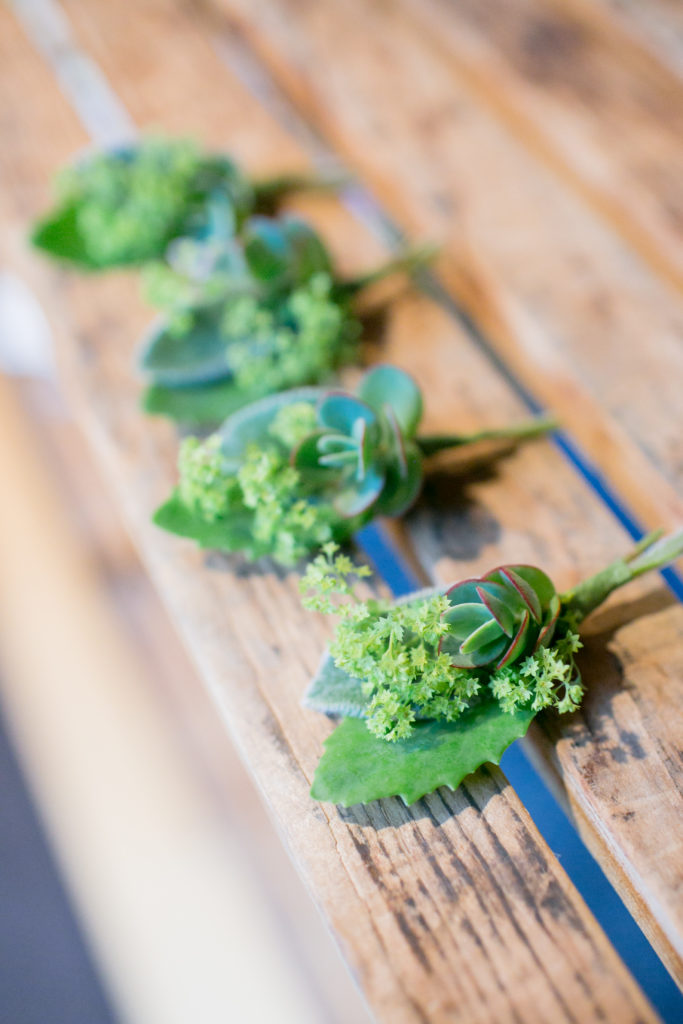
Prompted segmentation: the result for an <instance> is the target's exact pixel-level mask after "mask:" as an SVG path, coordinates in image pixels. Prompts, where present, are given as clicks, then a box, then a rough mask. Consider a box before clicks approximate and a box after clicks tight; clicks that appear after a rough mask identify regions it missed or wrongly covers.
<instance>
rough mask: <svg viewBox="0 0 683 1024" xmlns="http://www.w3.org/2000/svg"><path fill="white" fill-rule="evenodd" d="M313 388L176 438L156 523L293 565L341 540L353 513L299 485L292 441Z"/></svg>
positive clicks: (307, 418) (310, 411)
mask: <svg viewBox="0 0 683 1024" xmlns="http://www.w3.org/2000/svg"><path fill="white" fill-rule="evenodd" d="M319 397H320V389H316V388H300V389H298V390H295V391H289V392H284V393H282V394H279V395H271V396H269V397H267V398H263V399H261V400H260V401H258V402H254V403H252V404H251V405H249V406H247V407H245V408H244V409H241V410H240V411H239V412H237V413H235V414H234V415H233V416H231V417H229V418H228V419H227V420H226V422H225V423H224V424H223V426H222V427H221V429H220V430H219V431H218V432H216V433H214V434H212V435H211V436H210V437H208V438H206V439H205V440H201V439H199V438H194V437H190V438H187V439H186V440H185V441H183V443H182V445H181V449H180V457H179V464H178V467H179V473H180V482H179V485H178V487H176V489H175V490H174V491H173V493H172V494H171V496H170V498H169V500H168V501H166V502H165V503H164V504H163V505H162V506H161V507H160V508H159V509H158V510H157V511H156V513H155V515H154V522H155V523H156V525H157V526H161V527H162V528H163V529H166V530H169V531H170V532H172V533H175V534H178V535H179V536H181V537H188V538H191V539H193V540H195V541H196V542H197V543H198V544H199V545H200V546H201V547H205V548H208V547H210V548H215V549H216V550H219V551H242V552H244V553H245V554H246V555H247V557H248V558H251V559H257V558H261V557H271V558H274V559H275V560H276V561H278V562H280V563H281V564H282V565H294V564H295V563H296V562H297V561H298V560H299V559H301V558H302V557H304V556H305V555H306V554H308V552H309V551H310V550H311V548H319V547H321V546H322V545H323V544H325V543H328V542H329V541H331V540H336V541H339V542H343V541H345V540H347V539H348V537H349V536H350V535H351V534H352V533H353V532H355V531H356V530H357V529H359V528H360V526H361V525H362V522H361V518H360V517H358V516H356V517H352V518H346V519H345V518H343V517H341V516H340V515H339V513H338V512H337V511H336V510H335V509H334V507H333V506H332V505H331V504H330V503H329V502H327V501H325V500H322V499H321V498H319V497H318V496H316V495H312V494H310V492H309V491H308V490H307V489H306V488H305V487H303V486H302V481H301V478H300V474H299V472H298V470H297V469H296V468H295V467H293V466H292V465H291V462H290V451H291V448H292V446H293V445H296V444H297V443H298V441H299V440H300V439H301V438H302V437H304V436H307V434H308V432H309V431H310V429H311V425H312V423H313V422H314V418H315V406H316V402H317V400H318V399H319Z"/></svg>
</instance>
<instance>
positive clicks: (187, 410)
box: [142, 380, 254, 427]
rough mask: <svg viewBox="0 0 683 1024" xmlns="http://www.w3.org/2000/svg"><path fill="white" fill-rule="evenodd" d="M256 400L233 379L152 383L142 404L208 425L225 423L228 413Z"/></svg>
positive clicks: (191, 422) (148, 409) (160, 413)
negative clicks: (175, 384)
mask: <svg viewBox="0 0 683 1024" xmlns="http://www.w3.org/2000/svg"><path fill="white" fill-rule="evenodd" d="M253 400H254V396H253V395H249V394H246V393H245V392H243V391H240V390H238V389H237V388H236V387H235V385H234V383H233V381H231V380H221V381H218V382H217V383H215V384H197V385H195V386H194V387H189V388H167V387H164V386H163V385H162V384H152V385H151V387H148V388H147V390H146V391H145V393H144V395H143V396H142V408H143V409H144V411H145V412H147V413H151V414H152V415H157V416H168V417H169V419H172V420H175V421H176V422H177V423H186V424H187V425H188V426H195V427H196V426H207V427H208V426H215V425H217V424H219V423H222V422H223V420H224V419H225V418H226V416H230V415H231V414H232V413H233V412H236V411H237V410H238V409H241V408H242V406H244V405H247V404H248V403H249V402H251V401H253Z"/></svg>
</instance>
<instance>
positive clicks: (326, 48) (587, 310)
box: [214, 0, 683, 523]
mask: <svg viewBox="0 0 683 1024" xmlns="http://www.w3.org/2000/svg"><path fill="white" fill-rule="evenodd" d="M214 3H215V5H216V7H217V8H218V9H220V10H222V11H223V12H225V15H226V22H230V21H234V20H235V19H238V22H239V24H240V26H241V27H242V28H243V29H244V31H245V33H246V34H247V36H248V38H249V40H250V42H251V43H253V45H254V46H255V47H256V48H257V50H258V52H259V53H260V54H261V56H262V57H264V58H265V59H266V60H267V61H268V62H269V64H270V66H271V68H272V70H273V72H274V74H275V75H276V76H277V78H278V80H279V81H280V82H281V84H282V85H283V87H284V88H285V89H286V90H287V91H288V93H289V94H290V96H292V97H293V98H294V99H295V100H296V102H297V103H298V105H299V106H300V107H301V109H303V110H304V111H305V112H306V113H307V115H308V116H309V117H310V118H311V120H312V121H313V122H314V123H315V124H316V125H317V126H318V127H319V129H320V130H321V131H322V132H323V133H325V134H326V135H327V137H328V138H330V139H331V140H332V141H333V142H334V144H335V145H336V146H337V147H338V148H339V149H340V150H341V151H342V152H343V153H344V155H345V157H346V158H347V159H348V161H349V163H351V164H352V166H353V167H355V168H357V169H359V170H361V171H362V173H363V174H364V176H365V177H367V178H368V179H369V180H370V181H371V182H372V183H373V185H374V186H375V188H376V190H377V192H378V194H381V195H382V199H383V201H384V202H386V204H387V206H388V207H389V209H390V210H391V211H392V213H393V214H394V215H395V216H396V217H397V218H398V219H399V221H400V222H401V223H402V224H403V225H404V226H406V227H408V228H409V229H411V230H413V231H418V232H420V233H421V234H422V235H425V234H428V235H430V236H431V237H433V238H435V239H436V240H437V241H441V242H443V244H444V248H445V251H446V253H447V255H448V259H447V260H446V259H445V260H444V264H445V270H446V272H447V273H448V274H449V277H450V280H451V283H452V284H453V286H454V287H456V289H457V291H458V295H459V298H460V300H461V301H462V302H463V304H464V305H465V306H466V307H468V308H469V309H470V310H471V311H472V312H474V313H475V315H476V316H477V317H478V318H479V319H480V321H481V322H482V323H483V325H484V326H485V327H486V328H488V329H489V331H490V332H491V336H492V340H493V341H494V342H495V343H496V344H497V345H498V346H499V348H500V351H501V352H502V353H503V354H504V356H505V357H506V359H507V360H508V361H509V363H510V364H511V366H512V368H513V369H514V371H515V372H516V373H517V374H518V376H519V377H520V378H521V379H522V380H523V381H525V382H526V384H527V385H528V386H530V387H531V388H532V389H533V390H534V391H535V392H536V394H537V395H538V397H539V398H540V399H541V400H543V401H545V402H546V403H547V404H548V405H549V406H551V407H552V408H554V409H555V410H556V411H557V412H558V414H559V415H560V417H561V419H562V420H563V422H565V423H566V425H567V426H568V427H569V428H570V429H571V430H572V432H573V433H574V434H575V436H576V437H577V438H578V439H579V441H580V442H581V443H582V444H583V445H584V446H585V448H586V449H587V450H588V451H589V453H590V454H591V455H592V457H593V458H594V459H595V461H596V462H597V463H598V465H599V466H600V467H601V469H602V470H603V471H604V472H605V474H606V475H607V477H608V478H612V479H613V480H614V481H615V483H616V484H617V486H618V487H619V488H620V490H621V491H622V493H623V496H624V498H625V500H626V501H627V502H628V503H629V504H630V505H631V506H632V508H633V509H634V510H635V511H636V513H637V514H639V515H640V516H641V518H642V520H643V521H645V522H648V523H657V522H659V521H661V520H662V518H664V519H665V521H666V522H680V520H681V518H682V517H683V503H682V499H681V496H680V484H681V475H682V473H683V468H682V467H683V459H682V458H681V437H682V436H683V435H682V432H681V417H680V402H679V387H678V381H680V379H681V377H682V376H683V346H682V345H681V336H682V335H683V304H682V303H681V300H680V298H679V297H678V295H677V294H676V293H674V291H673V290H672V288H671V286H669V285H668V284H667V283H666V282H665V281H664V280H663V279H661V278H660V277H658V276H657V275H656V274H655V273H654V272H653V271H652V270H651V268H650V267H649V266H648V265H647V264H646V263H645V262H643V260H642V259H641V258H640V256H639V255H638V254H637V253H636V252H635V251H634V250H632V249H631V248H629V247H628V246H627V245H626V244H625V243H624V242H623V241H622V240H621V239H620V238H618V237H617V236H616V235H615V234H614V233H613V231H612V230H611V229H610V227H609V226H608V225H607V224H606V223H605V222H604V221H602V220H601V219H600V218H599V217H598V216H597V215H596V214H595V213H594V211H592V210H591V209H590V207H589V206H588V205H587V204H586V202H585V201H584V200H583V199H582V198H581V197H580V196H578V195H576V194H573V193H572V192H570V191H569V189H568V188H567V187H566V180H564V179H566V175H565V176H564V179H560V178H558V176H557V175H556V174H555V173H554V172H552V171H551V170H549V169H548V168H547V167H546V166H545V165H544V164H543V163H542V162H540V161H539V159H538V158H537V157H536V156H535V154H533V153H532V152H530V151H529V149H528V147H527V145H526V143H525V140H524V139H520V138H518V137H517V136H516V135H515V134H513V133H512V132H511V130H510V127H509V125H503V124H501V122H500V120H499V119H498V117H497V116H495V115H494V114H493V113H492V112H491V111H490V110H489V109H487V108H486V107H484V106H483V105H482V103H481V102H480V100H479V98H478V97H477V95H476V94H475V93H474V92H473V91H472V88H471V87H470V85H469V84H468V82H467V76H465V75H463V74H461V73H460V71H459V69H458V64H457V62H456V61H454V60H453V59H452V58H450V57H449V56H444V54H443V51H442V50H441V51H440V50H437V48H436V47H435V46H433V45H432V43H431V39H429V38H427V37H426V35H425V33H424V32H418V31H417V30H416V28H415V24H414V19H413V18H408V17H407V16H406V14H405V9H404V8H403V7H402V6H401V5H395V4H393V5H386V4H373V5H366V4H362V3H361V2H360V0H350V2H348V3H345V4H343V5H339V4H334V3H332V2H329V0H327V2H325V0H323V2H321V3H317V4H315V5H307V6H305V7H303V8H302V7H300V6H299V5H296V4H293V0H256V2H248V3H247V2H245V0H214ZM295 8H296V10H295ZM349 52H352V53H353V60H352V61H347V60H346V57H345V55H346V54H347V53H349ZM644 339H645V341H644ZM654 470H657V471H658V472H655V471H654Z"/></svg>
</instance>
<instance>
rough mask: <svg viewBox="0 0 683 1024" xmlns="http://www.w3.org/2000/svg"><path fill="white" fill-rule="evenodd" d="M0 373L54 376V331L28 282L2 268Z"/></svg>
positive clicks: (25, 375) (0, 290)
mask: <svg viewBox="0 0 683 1024" xmlns="http://www.w3.org/2000/svg"><path fill="white" fill-rule="evenodd" d="M0 373H6V374H8V375H9V376H19V377H40V378H50V377H52V376H53V375H54V352H53V343H52V331H51V330H50V324H49V323H48V320H47V317H46V316H45V314H44V313H43V310H42V308H41V306H40V303H39V302H38V301H37V300H36V298H35V297H34V295H33V293H32V292H31V290H30V288H29V287H28V285H26V284H25V282H24V281H22V280H21V278H20V277H17V276H16V275H15V274H10V273H7V272H5V271H0Z"/></svg>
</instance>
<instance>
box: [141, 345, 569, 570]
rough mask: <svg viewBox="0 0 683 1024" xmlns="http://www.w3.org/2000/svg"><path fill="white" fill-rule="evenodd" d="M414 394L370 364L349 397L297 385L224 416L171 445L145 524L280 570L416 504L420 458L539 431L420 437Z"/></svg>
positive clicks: (522, 428) (391, 373) (405, 380)
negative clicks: (176, 474) (171, 461)
mask: <svg viewBox="0 0 683 1024" xmlns="http://www.w3.org/2000/svg"><path fill="white" fill-rule="evenodd" d="M421 416H422V396H421V393H420V389H419V388H418V386H417V384H416V383H415V381H414V380H413V379H412V377H410V376H409V375H408V374H407V373H405V372H403V371H402V370H399V369H398V368H396V367H394V366H388V365H383V366H377V367H375V368H374V369H372V370H370V371H369V372H367V373H366V374H365V375H364V376H363V377H362V379H361V381H360V384H359V386H358V389H357V391H356V393H355V394H351V393H349V392H346V391H330V390H326V389H323V388H298V389H294V390H292V391H287V392H281V393H279V394H277V395H271V396H269V397H268V398H264V399H261V400H260V401H258V402H255V403H253V404H251V405H249V406H246V407H245V408H243V409H241V410H240V411H239V412H237V413H235V414H234V415H232V416H229V417H228V419H227V420H226V421H225V423H224V424H223V426H222V427H221V428H220V430H218V432H217V433H215V434H213V435H211V436H210V437H209V438H208V439H206V440H200V439H197V438H189V439H187V440H185V441H184V442H183V444H182V446H181V450H180V458H179V471H180V481H179V484H178V486H177V488H176V490H175V491H174V492H173V494H172V495H171V497H170V499H169V500H168V501H167V502H166V503H165V504H164V505H162V506H161V508H160V509H159V510H158V511H157V513H156V515H155V519H154V521H155V522H156V523H157V524H158V525H159V526H162V527H163V528H164V529H167V530H170V531H171V532H173V533H176V534H179V535H180V536H184V537H191V538H193V539H194V540H196V541H197V542H198V543H199V544H200V545H201V546H202V547H211V548H218V549H221V550H224V551H236V550H241V551H243V552H245V553H246V555H247V556H248V557H249V558H259V557H260V556H262V555H268V556H271V557H272V558H274V559H276V560H277V561H278V562H280V563H282V564H284V565H292V564H294V563H295V562H296V561H297V560H298V559H300V558H302V557H304V556H306V555H309V554H310V553H311V552H312V551H315V550H316V549H319V548H321V547H322V546H323V545H324V544H326V543H328V542H329V541H335V542H343V541H345V540H347V539H348V538H349V537H350V536H351V535H352V534H353V533H354V532H355V531H356V530H358V529H359V528H360V527H361V526H363V525H364V524H366V523H368V522H369V521H370V520H371V519H373V518H374V517H375V516H377V515H386V516H398V515H401V514H402V513H403V512H405V511H406V510H407V509H408V508H409V507H410V505H411V504H412V503H413V502H414V501H415V499H416V498H417V496H418V494H419V492H420V488H421V486H422V480H423V476H424V457H425V456H426V455H431V454H433V453H435V452H437V451H441V450H446V449H449V448H456V447H462V446H464V445H467V444H470V443H474V442H476V441H479V440H481V439H490V438H492V439H521V438H525V437H532V436H536V435H538V434H541V433H543V432H545V431H547V430H548V429H549V426H550V424H549V423H548V422H547V421H545V420H533V421H531V422H526V423H523V424H520V425H517V426H512V427H505V428H502V429H499V430H490V431H483V432H481V433H478V434H474V435H457V434H456V435H443V436H438V437H420V436H418V435H417V429H418V426H419V423H420V419H421Z"/></svg>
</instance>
